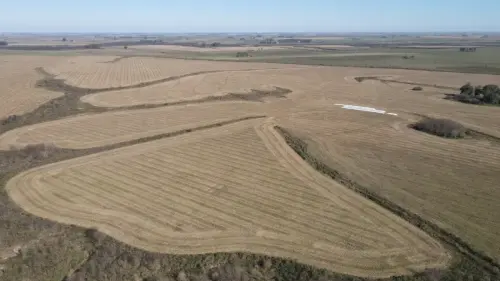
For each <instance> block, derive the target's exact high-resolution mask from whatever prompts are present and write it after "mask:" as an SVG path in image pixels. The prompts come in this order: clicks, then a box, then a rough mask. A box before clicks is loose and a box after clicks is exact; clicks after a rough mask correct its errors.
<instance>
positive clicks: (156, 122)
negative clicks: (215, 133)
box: [0, 102, 264, 150]
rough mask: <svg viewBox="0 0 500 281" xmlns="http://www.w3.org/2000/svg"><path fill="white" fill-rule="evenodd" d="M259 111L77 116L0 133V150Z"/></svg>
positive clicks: (95, 140)
mask: <svg viewBox="0 0 500 281" xmlns="http://www.w3.org/2000/svg"><path fill="white" fill-rule="evenodd" d="M262 114H264V111H263V109H262V108H260V107H259V106H257V105H256V104H252V103H245V102H223V103H205V104H196V105H183V106H173V107H160V108H155V109H140V110H128V111H116V112H106V113H101V114H88V115H80V116H75V117H69V118H64V119H61V120H56V121H50V122H45V123H40V124H35V125H31V126H24V127H21V128H17V129H14V130H11V131H8V132H6V133H4V134H2V135H0V149H3V150H5V149H8V148H9V147H11V146H25V145H28V144H36V143H52V144H54V145H56V146H58V147H62V148H74V149H81V148H90V147H98V146H104V145H108V144H113V143H118V142H122V141H127V140H132V139H138V138H142V137H146V136H152V135H157V134H163V133H168V132H174V131H179V130H184V129H190V128H196V127H200V126H205V125H209V124H213V123H218V122H223V121H228V120H233V119H236V118H244V117H249V116H255V115H262Z"/></svg>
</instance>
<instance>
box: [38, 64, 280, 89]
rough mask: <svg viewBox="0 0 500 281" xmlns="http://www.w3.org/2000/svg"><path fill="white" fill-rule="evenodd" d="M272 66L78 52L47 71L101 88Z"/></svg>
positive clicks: (79, 84)
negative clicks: (80, 54)
mask: <svg viewBox="0 0 500 281" xmlns="http://www.w3.org/2000/svg"><path fill="white" fill-rule="evenodd" d="M273 67H277V66H275V65H274V66H273V65H272V64H266V63H253V64H237V63H231V62H220V63H214V62H206V61H194V60H192V61H180V60H169V59H155V58H142V57H130V58H128V57H125V58H117V57H102V56H79V57H71V58H68V59H67V60H66V61H64V62H61V63H59V64H57V65H55V66H52V67H49V68H47V69H46V71H48V72H49V73H51V74H53V75H55V77H56V78H57V79H64V80H65V82H66V83H68V84H70V85H72V86H77V87H82V88H91V89H99V88H112V87H124V86H131V85H136V84H140V83H145V82H151V81H155V80H160V79H164V78H169V77H175V76H180V75H186V74H190V73H199V72H210V71H222V70H244V69H265V68H273ZM281 67H286V66H281Z"/></svg>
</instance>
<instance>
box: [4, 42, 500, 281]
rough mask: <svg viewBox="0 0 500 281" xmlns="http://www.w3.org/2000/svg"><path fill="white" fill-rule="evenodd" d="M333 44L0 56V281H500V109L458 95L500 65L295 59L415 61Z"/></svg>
mask: <svg viewBox="0 0 500 281" xmlns="http://www.w3.org/2000/svg"><path fill="white" fill-rule="evenodd" d="M304 38H305V37H304ZM307 38H309V37H307ZM318 38H319V39H318ZM318 38H317V40H323V41H324V40H327V39H328V38H326V39H325V38H320V37H318ZM329 40H331V42H330V41H329V42H325V43H324V44H319V45H311V46H312V47H307V48H306V47H304V48H302V47H281V46H280V47H278V46H275V47H268V48H263V49H262V50H260V49H255V50H252V51H251V53H252V57H249V58H248V61H235V58H232V57H231V58H230V56H234V52H236V51H245V50H243V49H244V48H249V49H251V48H250V47H227V48H232V49H226V50H222V49H224V48H221V50H219V49H217V48H215V50H204V51H203V52H201V51H200V52H197V51H196V48H195V47H188V46H174V45H172V47H168V46H167V47H162V46H156V45H151V46H150V47H148V46H130V47H129V48H128V49H123V48H120V50H118V48H115V47H110V48H104V49H102V50H95V51H94V50H92V51H88V52H84V51H82V52H78V53H70V52H67V51H61V52H60V53H51V55H48V53H44V52H38V53H36V54H30V55H29V56H23V55H19V53H18V52H17V53H15V55H10V54H4V53H2V55H0V61H3V62H4V63H3V64H2V65H1V67H2V68H1V69H0V71H1V72H0V73H5V74H2V76H1V77H0V78H1V79H0V83H1V84H0V87H3V88H1V89H4V91H3V92H2V95H3V96H2V97H3V98H4V99H5V101H7V103H5V104H4V105H2V106H0V112H2V111H1V110H3V111H5V113H2V114H3V115H2V116H5V117H7V116H9V115H12V114H16V118H15V119H12V118H11V119H12V120H11V119H5V120H4V124H2V127H1V130H0V131H1V132H2V134H0V169H1V170H0V172H1V179H2V181H1V182H2V184H3V186H4V188H3V189H2V190H3V192H2V194H1V196H0V202H1V203H2V204H1V208H2V209H0V219H1V221H2V222H4V223H5V225H7V226H8V227H7V228H5V229H4V230H3V232H0V237H1V238H2V239H1V240H0V265H1V266H2V268H3V273H1V274H3V275H2V278H4V277H5V280H22V279H26V278H31V279H33V278H35V277H37V278H38V277H39V278H41V279H40V280H62V279H63V278H66V279H65V280H73V281H74V280H86V279H88V280H110V281H111V280H149V279H146V278H149V277H151V278H152V277H155V276H156V277H158V278H159V276H163V277H165V278H176V279H178V280H179V279H182V278H180V277H179V276H182V275H183V274H187V275H188V276H190V278H191V279H192V280H203V278H211V279H210V280H214V279H213V278H212V277H210V276H211V274H213V272H214V270H216V271H217V272H219V271H220V272H223V271H224V270H229V269H227V268H226V267H224V265H226V266H230V267H231V268H233V269H234V270H236V268H240V267H241V268H244V269H242V272H240V273H238V274H243V275H245V274H246V275H248V276H251V277H248V276H247V277H248V278H249V279H250V280H254V279H255V280H272V279H276V280H300V279H302V280H313V279H318V280H321V279H320V278H326V280H343V279H346V280H347V279H349V278H352V279H349V280H366V279H364V278H367V277H371V278H374V277H376V278H383V280H390V279H391V278H393V276H402V277H395V278H406V279H402V280H434V279H431V278H433V277H432V275H433V274H439V276H442V277H443V278H451V279H448V280H459V279H457V278H462V277H463V276H473V277H474V278H477V277H478V276H479V277H481V278H483V277H484V276H488V277H491V278H493V279H491V280H495V279H494V278H496V275H495V274H497V271H498V270H500V267H499V266H498V260H499V259H500V248H498V245H499V244H500V233H499V232H498V229H500V220H499V219H498V218H497V217H496V216H495V214H496V213H497V212H498V210H499V209H498V204H496V202H497V201H498V198H499V197H500V194H499V193H498V190H497V188H496V187H497V182H498V180H499V179H500V178H499V175H500V170H499V169H498V167H500V154H499V151H500V150H499V148H500V141H499V139H500V121H499V120H500V118H499V117H500V111H499V110H498V109H499V108H498V107H494V106H481V105H470V104H464V103H459V102H456V101H453V100H447V99H445V97H446V94H451V93H456V92H457V89H458V88H460V87H461V86H462V85H463V84H465V83H466V82H471V83H472V84H473V85H486V84H500V78H499V76H495V75H491V74H479V73H477V74H468V73H452V72H431V71H422V70H407V69H392V68H389V67H392V65H387V68H385V67H386V66H384V68H360V67H356V66H361V65H358V64H357V63H352V64H348V63H347V60H346V65H345V66H343V67H332V66H327V65H328V63H322V64H326V65H318V64H316V63H306V62H301V61H289V59H292V57H293V55H292V54H295V55H296V54H299V53H302V54H304V56H303V57H302V58H306V57H308V59H311V58H316V57H317V58H318V60H319V58H322V60H323V61H325V60H326V61H328V60H327V59H325V57H327V56H329V57H331V58H332V60H337V59H339V60H344V59H343V58H344V57H359V58H356V59H353V60H350V61H351V62H352V61H357V60H358V59H359V60H360V61H362V60H364V63H366V62H367V61H369V60H370V59H371V57H372V56H389V57H390V56H394V57H396V56H398V57H401V56H402V55H404V54H409V49H408V50H406V49H403V50H401V49H397V50H393V51H390V52H388V51H387V50H385V51H381V52H380V51H379V50H376V48H361V47H360V46H351V47H341V46H339V45H342V46H346V45H343V44H346V42H344V41H346V40H348V39H346V38H340V37H338V38H333V37H331V38H330V39H329ZM425 40H434V38H425ZM449 40H453V38H449ZM337 41H338V42H337ZM448 46H454V45H453V42H450V43H449V45H448ZM239 48H240V49H239ZM318 48H319V49H318ZM323 48H327V49H328V48H332V49H335V48H337V49H342V50H341V51H338V50H336V51H329V50H323ZM485 48H486V47H485ZM343 49H346V50H347V49H349V50H350V49H352V50H353V51H352V52H360V54H361V55H356V54H353V53H349V52H351V51H344V50H343ZM415 49H417V48H415ZM415 49H413V50H414V51H412V52H416V54H417V56H419V55H418V54H421V53H419V52H422V53H423V52H429V53H433V54H436V53H435V52H439V51H443V52H448V51H449V49H446V48H444V47H442V48H440V49H439V50H437V51H436V50H429V49H426V48H424V47H421V48H418V50H415ZM419 49H423V51H420V50H419ZM441 49H443V50H441ZM407 51H408V52H407ZM280 52H282V53H281V54H280ZM324 52H332V53H324ZM201 53H204V54H201ZM381 53H383V54H381ZM478 53H479V51H478ZM283 54H286V55H283ZM443 54H444V53H443ZM460 55H468V54H460ZM471 55H475V54H471ZM483 55H484V54H483ZM184 56H185V57H188V58H190V59H179V58H180V57H184ZM285 56H288V57H285ZM264 57H265V58H264ZM193 58H196V59H193ZM200 58H204V59H211V60H199V59H200ZM295 59H301V57H300V56H296V58H295ZM214 60H231V61H214ZM245 60H247V59H246V58H245ZM389 60H390V59H389ZM283 62H285V63H283ZM295 63H299V64H295ZM462 63H464V62H462ZM335 64H336V63H335ZM4 66H5V67H4ZM7 66H8V67H9V69H8V70H7ZM417 68H418V67H417ZM422 68H424V67H422ZM439 70H444V69H439ZM415 86H420V87H421V88H422V90H421V91H414V90H412V88H413V87H415ZM356 106H358V107H356ZM359 106H366V107H373V110H372V112H361V111H355V110H349V109H352V108H358V109H359V108H363V107H359ZM373 112H378V113H373ZM387 113H391V114H387ZM426 116H427V117H436V118H447V119H451V120H454V121H457V122H460V123H461V124H463V125H464V126H465V127H466V128H468V129H469V130H471V131H470V133H468V134H467V135H466V136H465V138H463V139H444V138H439V137H437V136H433V135H429V134H425V133H423V132H419V131H416V130H413V129H412V128H411V127H410V125H411V124H413V123H414V122H416V121H418V120H420V119H421V118H423V117H426ZM394 206H396V207H394ZM398 208H400V209H398ZM402 210H403V211H402ZM408 214H411V215H408ZM63 261H67V262H63ZM28 264H29V266H27V265H28ZM53 264H58V267H57V269H54V270H49V269H48V268H50V267H51V266H52V265H53ZM233 269H231V270H233ZM49 272H50V273H49ZM181 273H182V274H181ZM226 273H227V272H226ZM234 274H236V273H234ZM286 274H291V276H292V277H287V278H288V279H286V278H285V277H284V276H288V275H286ZM207 276H208V277H207ZM304 276H306V277H304ZM85 278H86V279H85ZM242 278H243V277H242ZM245 278H246V277H245ZM413 278H414V279H413ZM419 278H421V279H419ZM463 278H466V277H463ZM35 279H36V278H35ZM2 280H3V279H2ZM36 280H38V279H36ZM152 280H153V279H152ZM166 280H170V279H166ZM435 280H439V279H435ZM474 280H475V279H474Z"/></svg>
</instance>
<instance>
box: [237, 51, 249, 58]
mask: <svg viewBox="0 0 500 281" xmlns="http://www.w3.org/2000/svg"><path fill="white" fill-rule="evenodd" d="M236 57H237V58H246V57H248V52H237V53H236Z"/></svg>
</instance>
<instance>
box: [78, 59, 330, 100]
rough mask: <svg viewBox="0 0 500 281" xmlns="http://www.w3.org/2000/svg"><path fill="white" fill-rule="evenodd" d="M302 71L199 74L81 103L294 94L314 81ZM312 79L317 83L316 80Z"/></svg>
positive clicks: (93, 95)
mask: <svg viewBox="0 0 500 281" xmlns="http://www.w3.org/2000/svg"><path fill="white" fill-rule="evenodd" d="M302 69H305V68H301V67H298V68H296V69H293V68H288V69H272V70H247V71H224V72H217V73H201V74H198V75H193V76H189V77H184V78H181V79H176V80H172V81H168V82H165V83H160V84H156V85H152V86H149V87H145V88H134V89H127V90H119V91H108V92H102V93H96V94H91V95H87V96H84V97H83V98H82V101H83V102H87V103H90V104H92V105H94V106H100V107H123V106H134V105H140V104H162V103H166V102H167V103H170V102H178V101H187V100H199V99H203V98H206V97H221V96H224V95H227V94H229V93H239V94H245V93H250V92H252V90H258V91H273V90H274V89H275V88H276V87H282V88H283V86H284V85H286V87H287V89H291V90H292V91H293V92H297V91H300V90H306V87H305V86H306V85H309V84H308V83H311V82H313V81H311V79H314V77H313V74H314V73H315V71H306V73H307V74H305V76H304V77H303V76H302V75H303V72H302V71H300V70H302ZM315 80H317V81H318V83H320V82H321V81H320V80H319V79H317V78H316V79H315Z"/></svg>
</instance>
